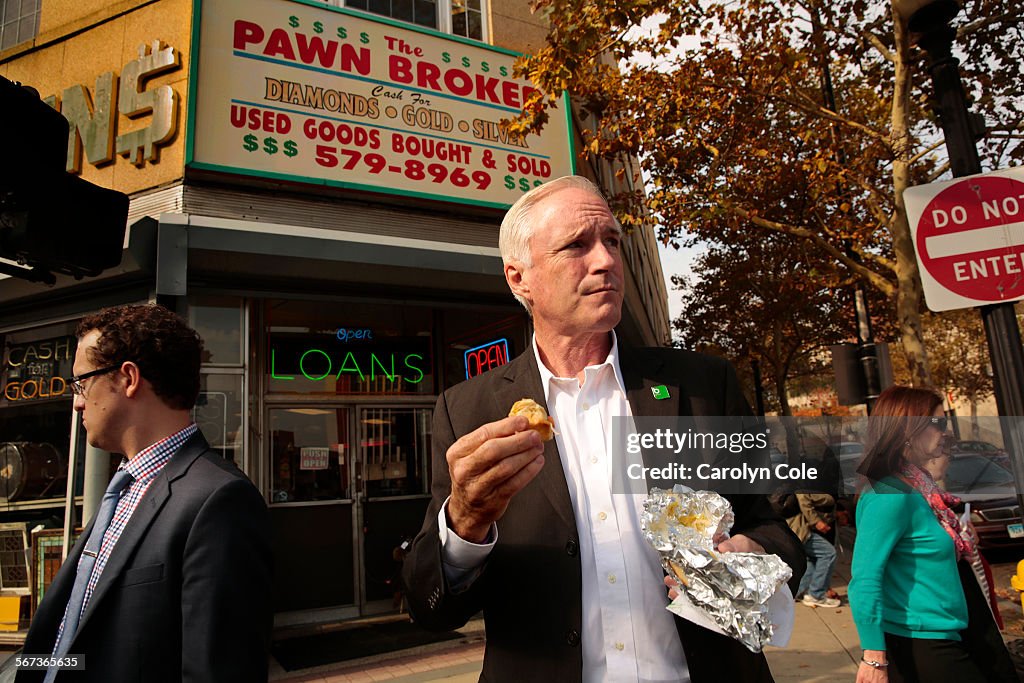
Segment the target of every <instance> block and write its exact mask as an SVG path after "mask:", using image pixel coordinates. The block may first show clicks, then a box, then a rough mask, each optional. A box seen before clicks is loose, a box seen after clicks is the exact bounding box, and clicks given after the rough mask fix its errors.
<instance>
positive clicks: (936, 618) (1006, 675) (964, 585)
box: [849, 386, 1017, 683]
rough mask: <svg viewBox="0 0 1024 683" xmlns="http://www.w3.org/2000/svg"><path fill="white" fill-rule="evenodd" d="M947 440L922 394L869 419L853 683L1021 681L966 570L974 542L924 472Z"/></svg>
mask: <svg viewBox="0 0 1024 683" xmlns="http://www.w3.org/2000/svg"><path fill="white" fill-rule="evenodd" d="M945 432H946V417H945V414H944V413H943V410H942V397H941V396H940V395H939V394H938V393H936V392H934V391H932V390H928V389H918V388H910V387H899V386H895V387H890V388H889V389H886V390H885V391H884V392H882V395H881V396H879V398H878V401H877V403H876V404H875V408H874V410H873V411H872V414H871V417H870V418H869V423H868V444H867V445H868V449H867V454H866V456H865V458H864V462H863V463H862V464H861V466H860V468H859V469H858V471H859V472H860V473H861V474H863V475H864V476H865V477H866V478H867V480H868V484H867V485H866V486H865V488H864V490H863V492H862V494H861V495H860V497H859V500H858V502H857V541H856V542H855V543H854V548H853V579H852V580H851V582H850V589H849V590H850V607H851V609H852V612H853V619H854V622H855V623H856V625H857V631H858V633H859V634H860V640H861V647H862V648H863V650H864V654H863V658H862V659H861V664H860V667H859V668H858V670H857V681H858V683H884V682H886V681H893V682H894V683H898V682H901V681H913V682H915V683H916V682H918V681H920V682H921V683H925V682H927V683H943V682H944V681H949V682H950V683H952V682H954V681H955V682H956V683H992V682H994V681H1017V675H1016V673H1015V671H1014V668H1013V664H1012V662H1011V661H1010V657H1009V654H1008V653H1007V651H1006V647H1005V646H1004V645H1003V641H1002V638H1001V637H1000V634H999V630H998V628H997V627H996V623H995V621H994V620H993V616H992V612H991V610H990V607H989V604H988V600H987V599H986V596H985V593H984V592H983V590H982V588H981V587H980V586H979V584H978V580H977V578H976V576H975V573H974V570H973V568H972V563H973V562H974V561H975V560H976V558H977V557H978V549H977V540H976V539H977V536H976V535H975V534H974V533H973V529H971V528H970V522H969V521H967V520H963V521H962V520H961V519H960V518H959V517H958V515H957V513H956V512H955V511H954V509H953V508H954V507H955V506H956V505H957V504H958V503H959V502H960V501H959V500H958V499H957V498H956V497H955V496H952V495H951V494H949V493H948V492H946V491H943V490H942V489H940V488H939V487H938V486H936V484H935V481H934V480H933V479H932V477H931V476H930V475H929V474H928V472H927V471H926V470H925V469H924V467H925V466H926V465H927V463H928V461H930V460H932V459H934V458H936V457H937V456H939V455H940V453H941V452H942V443H943V439H944V436H945Z"/></svg>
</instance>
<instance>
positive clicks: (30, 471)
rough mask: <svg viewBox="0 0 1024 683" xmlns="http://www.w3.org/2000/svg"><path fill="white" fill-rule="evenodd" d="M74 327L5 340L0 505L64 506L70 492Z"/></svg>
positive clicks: (25, 333) (30, 332) (0, 402)
mask: <svg viewBox="0 0 1024 683" xmlns="http://www.w3.org/2000/svg"><path fill="white" fill-rule="evenodd" d="M74 327H75V325H74V323H65V324H61V325H52V326H49V327H45V328H36V329H34V330H26V331H23V332H12V333H9V334H7V335H4V337H3V368H2V375H0V505H4V504H6V505H10V504H15V503H26V502H32V501H37V500H41V499H55V501H62V500H63V497H64V494H65V489H66V487H67V470H68V453H69V449H70V442H71V438H70V434H71V416H72V406H71V403H72V394H71V388H70V387H69V386H68V384H67V381H66V378H67V377H70V376H71V374H72V365H73V363H74V358H75V349H76V346H77V340H76V338H75V336H74Z"/></svg>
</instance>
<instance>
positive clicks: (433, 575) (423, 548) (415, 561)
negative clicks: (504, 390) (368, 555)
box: [402, 394, 487, 631]
mask: <svg viewBox="0 0 1024 683" xmlns="http://www.w3.org/2000/svg"><path fill="white" fill-rule="evenodd" d="M455 440H456V436H455V431H454V428H453V427H452V423H451V418H450V417H449V414H448V402H447V397H446V394H441V396H440V397H438V399H437V405H436V406H435V408H434V423H433V434H432V463H431V468H432V471H433V483H432V484H431V499H430V506H429V507H428V508H427V515H426V519H425V520H424V522H423V528H422V529H421V530H420V532H419V534H418V535H417V536H416V538H415V539H414V540H413V542H412V547H411V548H410V549H409V553H408V555H406V558H405V561H404V562H403V563H402V581H403V582H404V583H405V589H406V598H407V599H408V601H409V612H410V614H412V617H413V619H414V620H415V621H416V623H418V624H419V625H420V626H423V627H424V628H428V629H431V630H437V631H447V630H452V629H456V628H459V627H461V626H463V625H465V623H466V622H467V621H469V619H470V617H472V616H473V615H474V614H476V613H477V612H479V611H480V610H481V609H482V607H483V594H484V587H485V583H486V581H487V576H486V575H487V565H486V562H485V564H484V567H483V569H482V572H481V574H480V575H479V576H478V577H477V578H476V580H475V581H473V582H472V584H470V585H469V586H468V587H467V588H466V589H465V590H463V591H460V592H458V593H455V592H453V591H451V589H450V588H449V586H448V585H447V581H446V580H445V576H444V567H443V566H442V564H441V538H440V535H439V534H440V529H439V528H438V523H437V522H438V520H437V518H438V513H439V512H440V511H441V506H442V505H443V504H444V501H445V500H446V499H447V498H448V495H449V494H450V493H451V478H450V475H449V473H448V460H447V458H446V457H445V455H446V453H447V452H448V448H449V447H450V446H451V445H452V444H453V443H455Z"/></svg>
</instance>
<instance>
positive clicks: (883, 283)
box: [721, 202, 896, 297]
mask: <svg viewBox="0 0 1024 683" xmlns="http://www.w3.org/2000/svg"><path fill="white" fill-rule="evenodd" d="M721 206H722V208H724V209H726V210H727V211H731V212H732V213H734V214H736V215H737V216H740V217H741V218H744V219H746V220H748V221H750V222H751V223H753V224H754V225H757V226H758V227H762V228H766V229H768V230H773V231H775V232H780V233H783V234H786V235H793V236H795V237H802V238H803V239H806V240H809V241H811V242H813V243H814V244H816V245H817V246H818V247H820V248H821V249H822V250H824V251H825V252H826V253H827V254H828V255H829V256H831V257H832V258H833V259H834V260H836V261H839V262H841V263H842V264H843V265H845V266H846V267H847V268H849V269H850V270H852V271H853V272H855V273H857V274H858V275H860V276H861V277H862V278H863V279H864V280H866V281H867V282H868V283H870V284H871V285H872V286H873V287H875V288H876V289H878V290H879V291H880V292H882V293H883V294H885V295H886V296H890V297H891V296H895V294H896V286H895V285H894V284H893V283H892V282H890V281H889V280H887V279H886V278H885V277H884V276H882V275H880V274H878V273H876V272H875V271H873V270H871V269H870V268H868V267H866V266H865V265H864V264H862V263H858V262H857V261H855V260H854V259H852V258H850V257H849V256H847V255H846V254H845V253H844V252H843V251H841V250H840V249H838V248H836V246H835V245H834V244H831V243H830V242H829V241H828V240H826V239H824V238H823V237H822V236H821V235H819V234H817V233H815V232H813V231H811V230H808V229H807V228H801V227H798V226H795V225H789V224H787V223H778V222H776V221H771V220H768V219H767V218H763V217H761V216H755V215H753V214H751V213H750V211H748V210H747V209H744V208H743V207H740V206H736V205H734V204H732V203H728V202H722V203H721ZM859 255H861V256H862V257H865V258H869V259H870V260H872V261H875V259H874V258H872V257H873V256H874V255H873V254H871V253H870V252H867V253H864V254H859ZM876 262H877V261H876Z"/></svg>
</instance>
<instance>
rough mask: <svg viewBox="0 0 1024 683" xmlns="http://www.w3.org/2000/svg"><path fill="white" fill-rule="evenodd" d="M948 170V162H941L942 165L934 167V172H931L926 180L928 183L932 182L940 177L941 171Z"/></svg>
mask: <svg viewBox="0 0 1024 683" xmlns="http://www.w3.org/2000/svg"><path fill="white" fill-rule="evenodd" d="M948 170H949V162H948V161H947V162H946V163H944V164H942V166H939V167H938V168H937V169H935V172H934V173H932V174H931V175H930V176H928V182H929V183H934V182H935V181H936V180H938V179H939V178H941V177H942V174H943V173H945V172H946V171H948Z"/></svg>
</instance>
